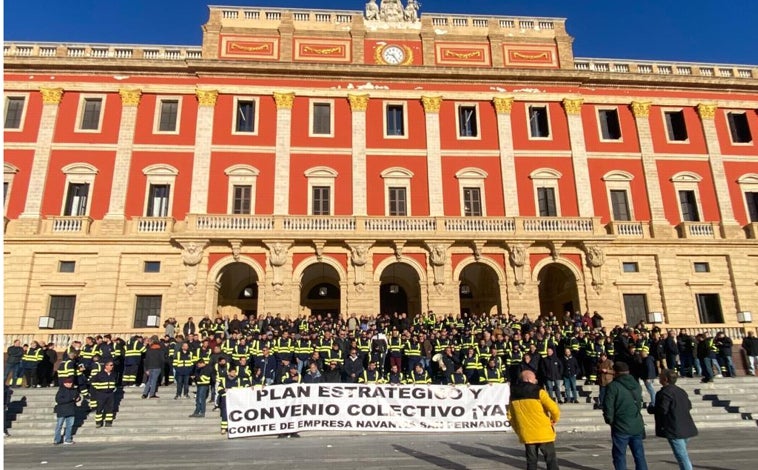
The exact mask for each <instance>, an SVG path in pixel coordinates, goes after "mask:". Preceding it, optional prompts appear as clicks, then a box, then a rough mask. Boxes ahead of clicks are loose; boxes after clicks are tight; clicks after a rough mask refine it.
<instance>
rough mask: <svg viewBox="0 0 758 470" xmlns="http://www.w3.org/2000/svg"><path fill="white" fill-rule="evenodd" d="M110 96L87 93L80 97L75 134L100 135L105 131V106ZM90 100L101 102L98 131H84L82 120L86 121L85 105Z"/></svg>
mask: <svg viewBox="0 0 758 470" xmlns="http://www.w3.org/2000/svg"><path fill="white" fill-rule="evenodd" d="M107 97H108V95H106V94H105V93H97V94H94V93H87V94H81V95H79V107H78V108H77V110H76V121H74V122H75V123H76V124H75V125H74V132H77V133H79V132H81V133H84V134H99V133H100V132H102V131H103V117H104V116H105V105H106V101H107ZM88 100H100V114H99V115H98V123H97V129H82V124H83V122H82V120H83V119H84V105H85V103H86V102H87V101H88Z"/></svg>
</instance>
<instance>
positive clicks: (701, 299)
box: [695, 292, 725, 325]
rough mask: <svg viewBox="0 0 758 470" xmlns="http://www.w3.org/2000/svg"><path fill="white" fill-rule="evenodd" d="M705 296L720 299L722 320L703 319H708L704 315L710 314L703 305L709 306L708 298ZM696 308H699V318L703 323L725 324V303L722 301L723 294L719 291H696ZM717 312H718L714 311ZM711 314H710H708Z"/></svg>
mask: <svg viewBox="0 0 758 470" xmlns="http://www.w3.org/2000/svg"><path fill="white" fill-rule="evenodd" d="M705 296H708V298H709V299H711V300H717V301H718V308H719V312H718V313H719V316H720V317H721V321H720V322H715V323H714V322H704V321H703V320H704V319H706V318H704V316H706V315H707V314H708V312H707V311H703V309H702V308H701V307H704V306H707V305H706V300H707V299H706V298H705ZM695 309H696V310H697V319H698V321H699V322H700V324H701V325H720V324H723V323H724V322H725V321H724V320H725V319H724V305H723V304H722V303H721V294H720V293H718V292H695ZM712 313H716V312H712ZM708 316H710V315H708Z"/></svg>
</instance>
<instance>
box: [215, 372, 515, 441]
mask: <svg viewBox="0 0 758 470" xmlns="http://www.w3.org/2000/svg"><path fill="white" fill-rule="evenodd" d="M509 395H510V388H509V387H508V385H507V384H492V385H484V386H451V385H375V384H371V385H364V384H290V385H275V386H267V387H255V388H244V389H230V390H228V391H227V396H226V400H227V402H226V403H227V410H228V417H229V430H228V436H229V438H230V439H231V438H237V437H249V436H262V435H268V434H281V433H293V432H300V431H332V430H334V431H337V430H339V431H345V430H347V431H357V432H366V431H384V432H388V431H391V432H394V431H405V432H451V431H455V432H459V431H478V432H482V431H507V430H509V429H510V424H509V423H508V419H507V417H506V405H507V404H508V400H509Z"/></svg>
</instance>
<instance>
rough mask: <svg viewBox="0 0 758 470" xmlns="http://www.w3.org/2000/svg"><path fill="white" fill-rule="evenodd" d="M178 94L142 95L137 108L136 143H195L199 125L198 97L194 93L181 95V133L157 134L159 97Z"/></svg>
mask: <svg viewBox="0 0 758 470" xmlns="http://www.w3.org/2000/svg"><path fill="white" fill-rule="evenodd" d="M168 96H177V95H172V94H169V93H166V94H161V95H152V94H145V95H142V99H141V100H140V103H139V107H138V108H137V124H136V127H135V130H134V143H135V144H157V145H195V128H196V126H197V107H198V106H197V98H196V97H195V96H194V95H181V105H180V110H179V112H180V117H179V124H178V125H179V133H178V134H157V133H154V132H153V129H154V126H155V119H156V112H160V110H156V102H157V101H158V98H159V97H168Z"/></svg>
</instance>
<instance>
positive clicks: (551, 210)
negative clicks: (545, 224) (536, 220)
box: [537, 188, 558, 217]
mask: <svg viewBox="0 0 758 470" xmlns="http://www.w3.org/2000/svg"><path fill="white" fill-rule="evenodd" d="M537 202H538V204H539V210H540V217H557V216H558V211H557V209H556V205H555V188H537Z"/></svg>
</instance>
